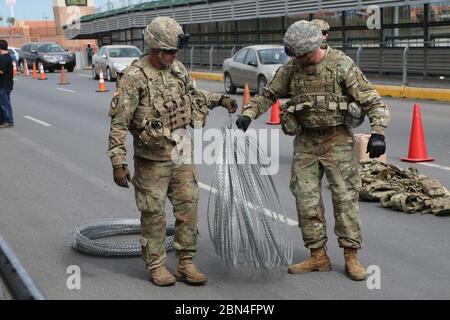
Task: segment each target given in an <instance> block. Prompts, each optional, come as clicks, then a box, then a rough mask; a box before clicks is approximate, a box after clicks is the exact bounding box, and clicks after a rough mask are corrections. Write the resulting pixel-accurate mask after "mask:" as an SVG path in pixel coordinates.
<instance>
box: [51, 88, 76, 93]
mask: <svg viewBox="0 0 450 320" xmlns="http://www.w3.org/2000/svg"><path fill="white" fill-rule="evenodd" d="M56 90H61V91H65V92H70V93H77V92H76V91H74V90H69V89H63V88H56Z"/></svg>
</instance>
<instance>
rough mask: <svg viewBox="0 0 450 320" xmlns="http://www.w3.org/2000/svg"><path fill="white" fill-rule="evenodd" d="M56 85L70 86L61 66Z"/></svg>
mask: <svg viewBox="0 0 450 320" xmlns="http://www.w3.org/2000/svg"><path fill="white" fill-rule="evenodd" d="M58 84H60V85H66V84H70V82H69V81H68V80H67V75H66V72H65V71H64V66H61V78H60V80H59V83H58Z"/></svg>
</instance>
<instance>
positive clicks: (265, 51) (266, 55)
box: [223, 45, 288, 94]
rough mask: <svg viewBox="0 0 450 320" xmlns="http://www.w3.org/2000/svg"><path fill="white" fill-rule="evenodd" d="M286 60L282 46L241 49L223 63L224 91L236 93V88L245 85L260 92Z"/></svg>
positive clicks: (258, 46) (259, 46) (257, 46)
mask: <svg viewBox="0 0 450 320" xmlns="http://www.w3.org/2000/svg"><path fill="white" fill-rule="evenodd" d="M287 59H288V56H287V55H286V53H285V52H284V47H282V46H277V45H256V46H249V47H245V48H243V49H241V50H240V51H238V52H237V53H236V54H235V55H234V56H233V57H231V58H229V59H226V60H225V61H224V62H223V76H224V85H225V91H226V92H227V93H230V94H233V93H236V89H237V88H243V87H244V86H245V84H246V83H247V84H248V86H249V88H250V90H252V91H257V92H261V91H262V89H263V88H264V87H265V86H266V85H267V83H269V82H270V81H271V80H272V78H273V76H274V75H275V72H276V71H277V70H278V68H279V67H280V66H281V65H283V64H284V63H285V62H286V61H287Z"/></svg>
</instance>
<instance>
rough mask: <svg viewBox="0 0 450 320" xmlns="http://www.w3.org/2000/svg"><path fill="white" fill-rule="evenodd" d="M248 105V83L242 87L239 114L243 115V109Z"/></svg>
mask: <svg viewBox="0 0 450 320" xmlns="http://www.w3.org/2000/svg"><path fill="white" fill-rule="evenodd" d="M249 103H250V88H249V87H248V83H246V84H245V85H244V94H243V95H242V111H241V114H242V113H244V107H245V106H246V105H248V104H249Z"/></svg>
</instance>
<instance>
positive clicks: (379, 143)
mask: <svg viewBox="0 0 450 320" xmlns="http://www.w3.org/2000/svg"><path fill="white" fill-rule="evenodd" d="M385 152H386V139H385V138H384V135H382V134H378V133H372V135H371V136H370V139H369V142H368V143H367V151H366V153H369V157H370V158H378V157H379V156H381V155H383V154H384V153H385Z"/></svg>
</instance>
